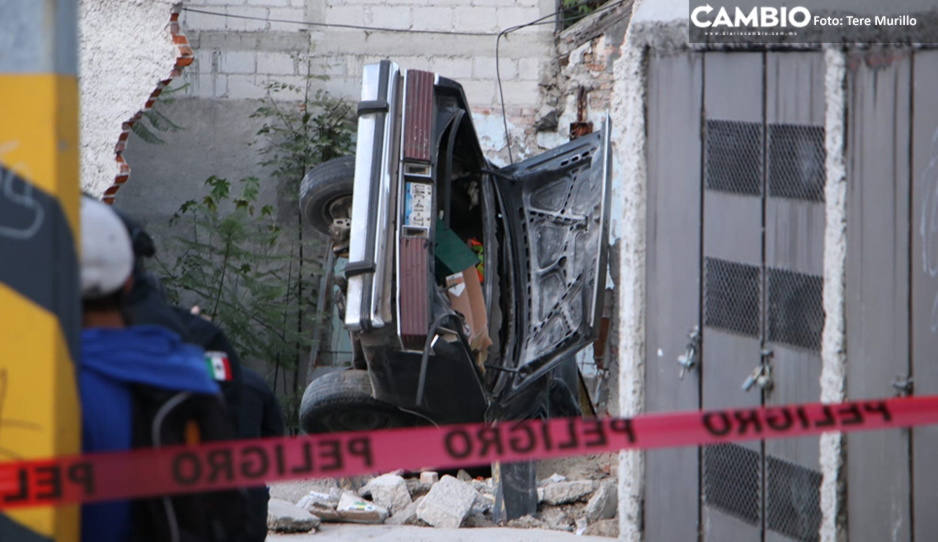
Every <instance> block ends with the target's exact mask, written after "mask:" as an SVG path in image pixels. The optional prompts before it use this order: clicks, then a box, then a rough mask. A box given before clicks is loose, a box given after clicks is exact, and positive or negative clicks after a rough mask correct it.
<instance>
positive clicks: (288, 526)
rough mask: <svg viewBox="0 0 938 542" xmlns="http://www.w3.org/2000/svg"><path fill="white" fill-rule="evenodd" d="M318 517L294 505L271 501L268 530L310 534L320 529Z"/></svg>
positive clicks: (269, 503)
mask: <svg viewBox="0 0 938 542" xmlns="http://www.w3.org/2000/svg"><path fill="white" fill-rule="evenodd" d="M319 523H320V520H319V518H318V517H316V516H314V515H312V514H310V513H309V512H307V511H306V510H304V509H302V508H300V507H298V506H296V505H294V504H293V503H290V502H287V501H284V500H281V499H270V502H268V503H267V529H269V530H271V531H276V532H278V533H308V532H309V531H311V530H313V529H316V528H318V527H319Z"/></svg>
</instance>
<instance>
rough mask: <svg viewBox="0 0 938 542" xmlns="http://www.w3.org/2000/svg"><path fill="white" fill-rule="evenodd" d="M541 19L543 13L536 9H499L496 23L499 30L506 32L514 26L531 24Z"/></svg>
mask: <svg viewBox="0 0 938 542" xmlns="http://www.w3.org/2000/svg"><path fill="white" fill-rule="evenodd" d="M539 17H541V13H540V12H539V11H538V10H537V9H535V8H517V7H511V8H506V7H501V8H498V15H497V16H496V21H497V23H498V28H499V30H504V29H506V28H511V27H513V26H518V25H522V24H527V23H530V22H531V21H533V20H535V19H537V18H539ZM509 39H510V38H509Z"/></svg>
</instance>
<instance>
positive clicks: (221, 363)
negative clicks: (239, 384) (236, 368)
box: [205, 352, 231, 382]
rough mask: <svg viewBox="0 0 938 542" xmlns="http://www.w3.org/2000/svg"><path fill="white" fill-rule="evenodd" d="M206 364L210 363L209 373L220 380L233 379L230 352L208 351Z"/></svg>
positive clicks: (228, 380)
mask: <svg viewBox="0 0 938 542" xmlns="http://www.w3.org/2000/svg"><path fill="white" fill-rule="evenodd" d="M205 364H206V365H208V374H210V375H212V378H214V379H215V380H218V381H219V382H230V381H231V363H229V362H228V354H226V353H224V352H206V353H205Z"/></svg>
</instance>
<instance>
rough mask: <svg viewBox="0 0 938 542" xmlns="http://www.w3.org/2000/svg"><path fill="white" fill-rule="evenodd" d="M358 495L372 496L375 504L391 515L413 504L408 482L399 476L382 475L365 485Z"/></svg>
mask: <svg viewBox="0 0 938 542" xmlns="http://www.w3.org/2000/svg"><path fill="white" fill-rule="evenodd" d="M358 493H359V495H362V496H369V495H370V496H371V500H372V501H374V502H375V504H378V505H380V506H383V507H385V508H387V509H388V511H389V512H390V513H391V515H394V514H396V513H398V512H400V511H401V510H403V509H405V508H407V507H408V506H410V504H411V503H412V501H411V500H410V491H408V490H407V482H405V481H404V479H403V478H402V477H400V476H399V475H397V474H382V475H381V476H378V477H377V478H374V479H372V480H371V481H370V482H368V483H367V484H365V485H364V487H362V488H361V489H360V490H359V491H358Z"/></svg>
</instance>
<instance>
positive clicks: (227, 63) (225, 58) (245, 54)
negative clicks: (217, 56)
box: [218, 51, 257, 74]
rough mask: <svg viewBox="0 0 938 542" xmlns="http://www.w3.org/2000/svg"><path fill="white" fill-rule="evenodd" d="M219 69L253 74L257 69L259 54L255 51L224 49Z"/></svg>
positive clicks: (225, 71)
mask: <svg viewBox="0 0 938 542" xmlns="http://www.w3.org/2000/svg"><path fill="white" fill-rule="evenodd" d="M218 69H219V71H221V72H222V73H226V74H231V73H244V74H248V73H251V74H253V73H255V72H256V71H257V55H256V54H255V53H254V52H253V51H224V52H222V54H221V62H220V64H219V66H218Z"/></svg>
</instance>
